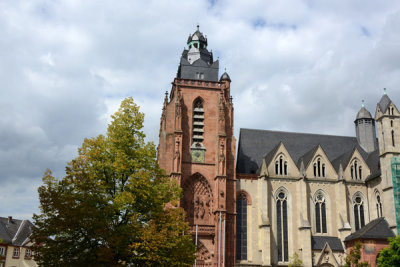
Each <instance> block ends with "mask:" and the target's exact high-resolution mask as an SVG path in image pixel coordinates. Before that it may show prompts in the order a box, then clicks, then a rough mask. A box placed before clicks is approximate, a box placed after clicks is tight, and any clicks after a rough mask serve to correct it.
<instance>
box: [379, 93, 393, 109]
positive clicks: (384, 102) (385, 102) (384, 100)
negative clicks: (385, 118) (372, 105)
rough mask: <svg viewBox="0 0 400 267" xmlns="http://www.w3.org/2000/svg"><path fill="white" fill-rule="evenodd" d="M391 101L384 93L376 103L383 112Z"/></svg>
mask: <svg viewBox="0 0 400 267" xmlns="http://www.w3.org/2000/svg"><path fill="white" fill-rule="evenodd" d="M391 102H392V100H390V98H389V97H388V96H387V95H386V94H384V95H383V96H382V98H381V100H380V101H379V103H378V106H379V108H380V110H381V111H382V113H385V112H386V110H387V108H388V107H389V104H390V103H391Z"/></svg>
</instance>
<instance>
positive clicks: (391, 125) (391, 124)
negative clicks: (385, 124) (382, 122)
mask: <svg viewBox="0 0 400 267" xmlns="http://www.w3.org/2000/svg"><path fill="white" fill-rule="evenodd" d="M390 127H392V128H393V120H390Z"/></svg>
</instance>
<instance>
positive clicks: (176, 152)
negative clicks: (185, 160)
mask: <svg viewBox="0 0 400 267" xmlns="http://www.w3.org/2000/svg"><path fill="white" fill-rule="evenodd" d="M180 141H181V139H180V137H179V136H178V137H177V138H176V141H175V150H174V171H175V172H179V167H180V159H181V151H180V150H181V147H180Z"/></svg>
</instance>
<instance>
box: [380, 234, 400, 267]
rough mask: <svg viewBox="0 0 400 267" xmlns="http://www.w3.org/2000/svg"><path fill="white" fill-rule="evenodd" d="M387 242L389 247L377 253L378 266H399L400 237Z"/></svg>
mask: <svg viewBox="0 0 400 267" xmlns="http://www.w3.org/2000/svg"><path fill="white" fill-rule="evenodd" d="M389 240H390V245H389V247H387V248H384V249H383V250H381V252H379V257H378V264H379V266H383V267H391V266H400V235H398V236H396V237H395V238H391V239H389Z"/></svg>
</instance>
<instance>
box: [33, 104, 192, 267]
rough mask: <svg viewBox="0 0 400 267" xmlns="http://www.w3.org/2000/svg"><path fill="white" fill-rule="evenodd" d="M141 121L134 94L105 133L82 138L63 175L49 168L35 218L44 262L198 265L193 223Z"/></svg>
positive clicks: (36, 239) (35, 237)
mask: <svg viewBox="0 0 400 267" xmlns="http://www.w3.org/2000/svg"><path fill="white" fill-rule="evenodd" d="M143 121H144V114H143V113H141V112H139V107H138V106H137V105H136V104H135V103H134V102H133V99H132V98H127V99H125V100H124V101H122V103H121V106H120V108H119V110H118V111H117V112H116V113H115V114H114V115H113V116H112V122H111V124H110V125H109V126H108V129H107V134H106V135H99V136H97V137H95V138H88V139H85V140H84V142H83V144H82V146H81V147H80V148H79V149H78V156H77V157H76V158H75V159H73V160H72V161H71V162H69V163H68V165H67V167H66V175H65V177H64V178H62V179H60V180H57V179H56V178H55V177H53V175H52V173H51V171H49V170H48V171H46V173H45V175H44V177H43V183H44V184H43V185H42V186H41V187H39V189H38V191H39V198H40V211H41V213H40V214H38V215H36V214H34V216H33V219H34V224H35V226H36V228H35V229H33V234H32V239H33V241H34V242H35V243H36V244H37V245H38V246H37V247H36V248H35V250H37V252H38V255H37V256H36V257H35V259H36V260H37V262H38V263H39V265H42V266H191V265H192V264H193V262H194V252H195V248H194V244H193V241H192V237H191V233H190V231H189V225H188V223H187V222H186V221H185V213H184V211H183V209H182V208H178V207H177V204H178V202H179V199H180V196H181V189H180V187H179V185H178V184H177V183H176V182H174V181H172V180H171V179H170V178H169V177H168V176H166V175H165V173H164V172H163V171H162V170H161V169H160V168H159V166H158V164H157V161H156V150H155V147H154V144H153V143H146V142H145V140H144V138H145V134H144V133H143V131H142V128H143ZM167 204H168V205H167ZM167 206H168V207H169V208H166V207H167Z"/></svg>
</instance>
